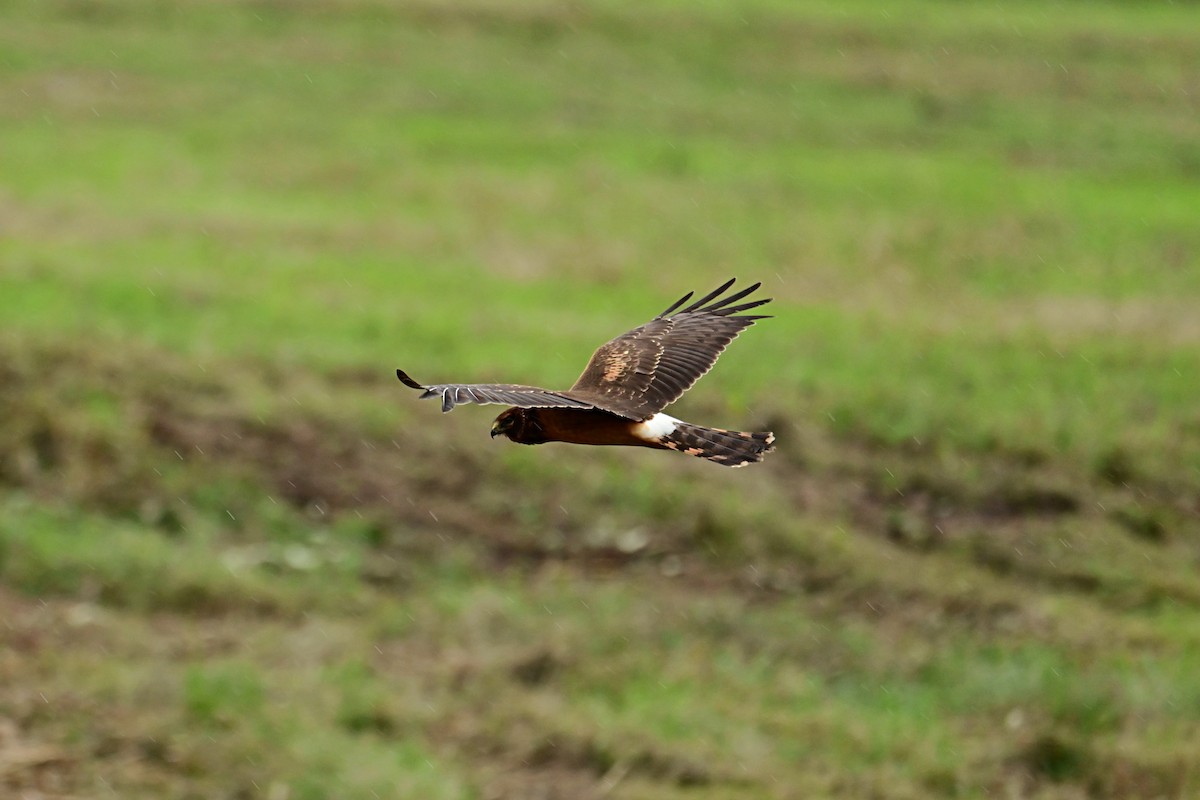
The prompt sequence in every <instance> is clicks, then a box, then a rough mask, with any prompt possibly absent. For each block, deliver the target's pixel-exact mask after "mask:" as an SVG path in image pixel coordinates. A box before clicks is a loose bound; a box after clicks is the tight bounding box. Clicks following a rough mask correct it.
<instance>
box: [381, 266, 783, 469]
mask: <svg viewBox="0 0 1200 800" xmlns="http://www.w3.org/2000/svg"><path fill="white" fill-rule="evenodd" d="M732 285H733V281H732V280H730V281H727V282H726V283H724V284H723V285H722V286H720V287H719V288H717V289H716V290H714V291H712V292H710V293H709V294H707V295H705V296H704V297H702V298H701V299H699V300H697V301H695V302H693V303H692V304H691V305H689V306H687V307H686V308H682V309H681V308H680V306H682V305H683V304H684V303H686V302H687V301H688V300H689V299H691V297H692V293H691V292H688V293H687V294H686V295H684V296H683V297H682V298H680V299H679V300H678V301H677V302H676V303H675V304H674V305H672V306H671V307H670V308H668V309H667V310H666V311H663V312H662V313H661V314H659V315H658V316H657V317H655V318H654V319H652V320H650V321H649V322H647V323H646V324H645V325H641V326H639V327H637V328H634V329H633V330H631V331H629V332H628V333H625V334H622V335H621V336H618V337H617V338H615V339H613V340H612V341H610V342H608V343H606V344H604V345H601V346H600V348H599V349H597V350H596V352H595V353H594V354H593V355H592V358H591V361H589V362H588V365H587V367H586V368H584V370H583V374H582V375H580V376H579V380H577V381H576V382H575V385H574V386H572V387H571V388H570V389H568V390H566V391H561V392H556V391H551V390H549V389H540V388H537V387H535V386H522V385H519V384H507V383H496V384H461V383H446V384H433V385H430V386H423V385H422V384H420V383H417V382H416V381H414V380H413V379H412V378H410V377H409V376H408V375H406V374H405V373H404V372H403V371H401V370H396V376H397V377H398V378H399V379H400V380H401V381H402V382H403V383H404V385H405V386H410V387H412V388H414V389H420V390H422V391H423V392H424V393H423V394H422V395H421V397H422V398H427V397H440V398H441V401H442V411H449V410H451V409H452V408H454V406H455V405H457V404H460V403H479V404H484V403H503V404H506V405H510V406H512V408H509V409H508V410H506V411H504V412H503V413H501V414H500V416H498V417H497V418H496V421H495V422H494V423H493V425H492V436H493V437H495V436H498V435H501V434H503V435H504V436H507V437H508V438H509V439H511V440H513V441H514V442H519V443H521V444H542V443H544V442H571V443H574V444H590V445H629V446H634V447H652V448H656V449H665V450H678V451H680V452H682V453H687V454H688V455H694V456H699V457H701V458H707V459H709V460H711V461H714V462H716V463H719V464H725V465H726V466H733V467H740V466H743V465H745V464H749V463H751V462H755V461H761V460H762V458H763V455H765V454H766V453H768V452H770V451H771V450H772V449H774V448H773V446H772V443H773V442H774V441H775V435H774V434H772V433H770V432H762V433H745V432H741V431H725V430H720V429H718V428H704V427H700V426H698V425H691V424H689V423H686V422H682V421H681V420H677V419H675V418H673V417H669V416H667V415H666V414H663V413H661V412H662V410H663V409H664V408H666V407H667V406H668V405H669V404H671V403H673V402H675V401H676V400H678V399H679V398H680V396H682V395H683V393H684V392H686V391H687V390H688V389H689V388H691V386H692V385H693V384H694V383H695V382H696V381H697V380H699V379H700V377H701V376H702V375H704V374H705V373H706V372H708V371H709V370H710V369H712V366H713V364H714V363H716V360H717V357H718V356H720V355H721V353H722V352H723V351H724V350H725V348H726V346H727V345H728V344H729V343H730V342H731V341H733V340H734V339H735V338H736V337H737V335H738V334H739V333H741V332H742V330H744V329H745V328H747V327H749V326H750V325H753V324H754V321H755V320H759V319H765V318H766V317H764V316H761V315H753V314H740V312H743V311H748V310H750V309H752V308H757V307H759V306H761V305H763V304H765V303H768V302H770V298H767V299H765V300H753V301H750V302H748V303H742V304H740V305H738V304H737V302H738V301H739V300H741V299H743V298H744V297H746V296H747V295H749V294H750V293H752V292H753V291H754V290H756V289H757V288H758V287H759V286H760V285H761V284H758V283H756V284H754V285H753V286H750V287H748V288H746V289H742V290H741V291H739V292H735V293H733V294H731V295H729V296H727V297H723V298H722V297H721V295H722V294H724V292H725V291H726V290H727V289H729V287H730V286H732ZM718 298H720V299H718ZM739 314H740V316H737V315H739Z"/></svg>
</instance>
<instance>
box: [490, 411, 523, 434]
mask: <svg viewBox="0 0 1200 800" xmlns="http://www.w3.org/2000/svg"><path fill="white" fill-rule="evenodd" d="M522 419H523V409H520V408H509V409H505V410H504V411H503V412H501V414H500V416H498V417H496V421H495V422H493V423H492V438H493V439H495V438H496V437H497V436H500V435H501V434H503V435H504V436H507V437H508V438H509V439H513V440H514V441H515V438H514V434H515V433H516V432H517V431H519V430H520V428H521V421H522Z"/></svg>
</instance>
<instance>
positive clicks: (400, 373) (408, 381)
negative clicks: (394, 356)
mask: <svg viewBox="0 0 1200 800" xmlns="http://www.w3.org/2000/svg"><path fill="white" fill-rule="evenodd" d="M396 377H397V378H399V379H400V382H401V383H403V384H404V385H405V386H407V387H409V388H410V389H425V387H424V386H422V385H421V384H419V383H417V382H416V381H414V380H413V379H412V378H410V377H408V373H407V372H405V371H404V370H402V369H398V370H396Z"/></svg>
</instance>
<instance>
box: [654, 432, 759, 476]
mask: <svg viewBox="0 0 1200 800" xmlns="http://www.w3.org/2000/svg"><path fill="white" fill-rule="evenodd" d="M659 442H660V443H661V444H662V446H663V447H666V448H668V449H670V450H678V451H679V452H681V453H687V454H688V455H689V456H697V457H699V458H707V459H708V460H709V461H713V462H715V463H717V464H722V465H724V466H726V467H744V466H746V465H747V464H753V463H757V462H759V461H762V460H763V456H765V455H766V454H767V453H769V452H771V451H772V450H774V449H775V434H773V433H771V432H770V431H760V432H756V433H750V432H747V431H726V430H722V429H720V428H704V427H701V426H699V425H692V424H690V423H687V422H679V423H677V424H676V425H675V429H674V430H673V431H671V432H670V433H669V434H667V435H666V436H664V437H663V438H662V439H660V440H659Z"/></svg>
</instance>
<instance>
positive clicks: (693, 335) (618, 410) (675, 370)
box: [565, 280, 770, 420]
mask: <svg viewBox="0 0 1200 800" xmlns="http://www.w3.org/2000/svg"><path fill="white" fill-rule="evenodd" d="M732 285H733V281H732V280H730V281H728V282H726V283H725V284H723V285H722V286H721V287H720V288H718V289H716V290H715V291H713V292H710V293H709V294H707V295H705V296H704V297H702V298H701V299H699V300H697V301H696V302H694V303H692V304H691V305H690V306H688V307H687V308H684V309H682V310H681V311H676V310H675V309H677V308H679V307H680V306H681V305H683V304H684V303H686V302H687V301H688V300H689V299H690V298H691V296H692V293H691V292H688V293H687V294H685V295H684V296H683V297H682V298H680V299H679V301H678V302H676V303H675V304H674V305H673V306H671V307H670V308H668V309H667V310H666V311H664V312H662V313H661V314H659V315H658V316H657V317H655V318H654V319H652V320H650V321H649V322H647V323H646V324H645V325H642V326H641V327H638V328H634V329H633V330H631V331H630V332H629V333H626V334H624V335H622V336H618V337H617V338H616V339H613V340H612V341H611V342H608V343H607V344H605V345H603V346H601V347H600V349H598V350H597V351H596V352H595V354H593V355H592V360H591V361H589V362H588V365H587V368H586V369H585V370H584V371H583V374H582V375H580V376H579V380H577V381H576V382H575V385H574V386H572V387H571V389H570V390H569V391H568V392H566V393H565V394H567V395H569V396H571V397H574V398H580V399H584V400H589V401H591V402H593V403H594V404H595V406H596V407H598V408H601V409H604V410H605V411H610V412H612V413H614V414H619V415H621V416H623V417H627V418H629V419H639V420H641V419H646V418H648V417H650V416H651V415H653V414H657V413H658V412H659V411H662V410H663V409H664V408H665V407H666V406H668V405H670V404H671V403H673V402H675V401H676V400H678V399H679V398H680V396H681V395H682V394H683V393H684V392H686V391H687V390H688V389H690V388H691V387H692V384H694V383H695V382H696V381H697V380H699V379H700V376H702V375H704V373H706V372H708V371H709V370H710V369H712V365H713V364H715V363H716V361H717V357H718V356H719V355H721V353H722V351H724V350H725V347H726V346H727V345H728V344H729V343H730V342H732V341H733V340H734V338H736V337H737V335H738V334H739V333H741V332H742V330H743V329H744V328H747V327H749V326H750V325H753V324H754V321H755V320H757V319H764V318H765V317H764V316H761V315H743V316H734V315H735V314H737V313H738V312H741V311H748V310H749V309H751V308H757V307H758V306H761V305H763V304H764V303H769V302H770V298H767V299H766V300H755V301H752V302H749V303H742V304H741V305H734V304H735V303H737V301H738V300H741V299H742V298H743V297H745V296H746V295H748V294H750V293H751V292H753V291H754V290H755V289H757V288H758V287H759V286H761V284H758V283H756V284H754V285H753V286H751V287H749V288H747V289H743V290H741V291H740V292H735V293H734V294H731V295H729V296H728V297H724V298H721V299H717V298H719V297H720V296H721V294H722V293H724V292H725V290H726V289H728V288H729V287H730V286H732ZM706 303H707V304H708V305H705V304H706Z"/></svg>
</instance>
